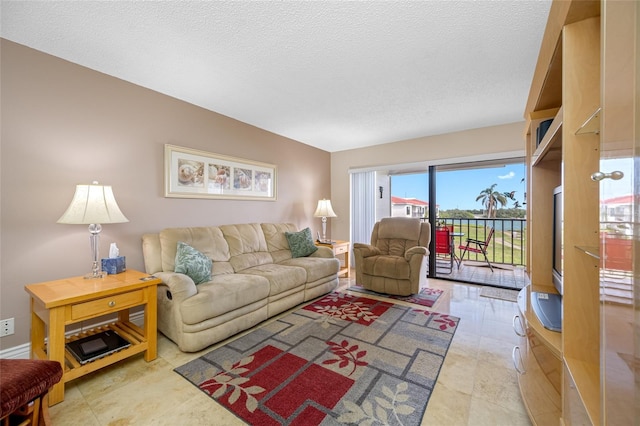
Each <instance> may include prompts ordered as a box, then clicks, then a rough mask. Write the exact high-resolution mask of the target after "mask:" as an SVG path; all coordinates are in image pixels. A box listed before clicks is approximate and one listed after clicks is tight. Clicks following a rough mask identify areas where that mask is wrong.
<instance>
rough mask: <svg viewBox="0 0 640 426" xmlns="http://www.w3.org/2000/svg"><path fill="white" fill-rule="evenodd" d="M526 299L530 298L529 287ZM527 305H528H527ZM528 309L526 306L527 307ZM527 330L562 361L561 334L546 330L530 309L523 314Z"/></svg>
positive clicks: (528, 287) (529, 287)
mask: <svg viewBox="0 0 640 426" xmlns="http://www.w3.org/2000/svg"><path fill="white" fill-rule="evenodd" d="M526 288H527V298H530V297H531V286H530V285H529V286H527V287H526ZM528 305H529V304H528ZM527 307H528V306H527ZM525 319H526V320H527V324H528V326H529V329H530V330H531V331H532V332H533V333H535V334H536V335H537V336H538V338H539V339H540V341H541V342H542V343H543V344H544V345H545V346H547V347H548V348H549V349H550V351H551V352H552V353H553V355H555V356H556V357H557V358H558V359H562V333H561V332H557V331H551V330H548V329H546V328H545V327H544V326H543V325H542V323H541V322H540V320H539V319H538V317H537V316H536V314H535V313H534V312H533V310H531V309H527V310H526V312H525Z"/></svg>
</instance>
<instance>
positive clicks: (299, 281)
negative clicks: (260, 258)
mask: <svg viewBox="0 0 640 426" xmlns="http://www.w3.org/2000/svg"><path fill="white" fill-rule="evenodd" d="M239 275H259V276H261V277H264V278H266V279H268V280H269V296H273V295H276V294H279V293H282V292H285V291H288V290H292V289H294V288H296V287H298V286H304V284H305V283H306V281H307V272H306V271H305V270H304V268H299V267H296V266H286V265H279V264H275V263H269V264H266V265H259V266H255V267H253V268H248V269H245V270H243V271H242V273H241V274H239ZM301 290H302V289H301Z"/></svg>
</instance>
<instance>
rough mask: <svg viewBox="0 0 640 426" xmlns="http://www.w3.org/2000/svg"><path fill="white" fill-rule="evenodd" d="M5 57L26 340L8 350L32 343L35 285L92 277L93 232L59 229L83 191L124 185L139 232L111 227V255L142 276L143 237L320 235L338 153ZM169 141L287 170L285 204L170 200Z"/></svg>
mask: <svg viewBox="0 0 640 426" xmlns="http://www.w3.org/2000/svg"><path fill="white" fill-rule="evenodd" d="M1 54H2V61H1V74H0V76H1V113H2V116H1V119H2V133H1V138H2V139H1V145H0V161H1V171H0V176H1V177H0V195H1V197H0V203H1V205H0V225H1V227H0V299H1V300H0V318H2V319H4V318H11V317H13V318H15V328H16V334H15V335H13V336H7V337H3V338H1V339H0V349H6V348H10V347H14V346H17V345H20V344H23V343H26V342H28V341H29V323H30V319H29V299H28V297H27V294H26V293H25V291H24V286H25V284H29V283H33V282H40V281H47V280H53V279H59V278H64V277H67V276H75V275H83V274H85V273H86V272H89V269H90V260H91V259H90V251H89V233H88V231H87V227H86V226H84V225H61V224H57V223H56V221H57V220H58V218H59V217H60V216H61V215H62V213H63V212H64V211H65V209H66V207H67V206H68V204H69V202H70V201H71V198H72V196H73V193H74V189H75V185H76V184H78V183H90V182H91V181H93V180H97V181H99V182H100V183H103V184H108V185H112V186H113V190H114V193H115V196H116V199H117V201H118V204H119V205H120V208H121V209H122V211H123V212H124V214H125V215H126V216H127V217H128V218H129V220H130V222H129V223H124V224H113V225H104V226H103V231H102V240H101V246H100V249H101V254H102V255H106V254H107V252H108V246H109V243H111V242H116V243H117V244H118V246H119V248H120V252H121V254H122V255H125V256H126V258H127V267H128V268H132V269H143V268H144V266H143V260H142V251H141V235H142V234H143V233H146V232H157V231H159V230H161V229H162V228H165V227H171V226H198V225H218V224H225V223H244V222H272V221H273V222H280V221H287V222H293V223H296V224H297V225H298V226H299V227H305V226H311V228H312V230H313V231H314V234H315V231H316V230H319V229H320V226H321V225H320V221H319V220H318V219H314V218H313V212H314V210H315V207H316V203H317V200H318V199H320V198H328V197H329V196H330V154H329V153H327V152H325V151H322V150H318V149H316V148H313V147H310V146H308V145H304V144H301V143H298V142H296V141H293V140H290V139H286V138H284V137H281V136H277V135H274V134H272V133H269V132H266V131H264V130H260V129H258V128H255V127H252V126H249V125H247V124H244V123H241V122H238V121H236V120H232V119H230V118H228V117H224V116H222V115H219V114H216V113H213V112H210V111H207V110H204V109H202V108H198V107H196V106H193V105H190V104H187V103H185V102H182V101H178V100H176V99H174V98H171V97H168V96H164V95H161V94H159V93H157V92H153V91H151V90H147V89H144V88H142V87H139V86H136V85H133V84H130V83H126V82H124V81H122V80H118V79H116V78H113V77H109V76H107V75H104V74H100V73H98V72H95V71H92V70H89V69H87V68H83V67H80V66H78V65H75V64H72V63H69V62H66V61H64V60H61V59H58V58H55V57H52V56H49V55H46V54H43V53H40V52H37V51H35V50H32V49H29V48H26V47H24V46H20V45H17V44H15V43H12V42H9V41H6V40H2V45H1ZM149 72H153V70H150V71H149ZM178 77H179V76H178ZM167 143H170V144H174V145H178V146H185V147H189V148H194V149H199V150H204V151H209V152H214V153H219V154H225V155H230V156H235V157H241V158H246V159H251V160H256V161H262V162H267V163H272V164H276V165H277V166H278V200H277V201H275V202H269V201H234V200H201V199H176V198H164V196H163V194H164V192H163V191H164V190H163V173H164V171H163V152H164V151H163V150H164V145H165V144H167Z"/></svg>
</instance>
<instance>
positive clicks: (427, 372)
mask: <svg viewBox="0 0 640 426" xmlns="http://www.w3.org/2000/svg"><path fill="white" fill-rule="evenodd" d="M458 322H459V319H458V318H456V317H452V316H449V315H444V314H439V313H436V312H431V311H427V310H424V309H412V308H409V307H406V306H401V305H397V304H394V303H391V302H390V301H389V302H385V301H379V300H373V299H369V298H365V297H359V296H354V295H349V294H346V293H331V294H329V295H327V296H325V297H323V298H322V299H320V300H317V301H315V302H312V303H311V304H309V305H307V306H305V307H303V308H300V309H297V310H296V311H293V312H292V313H290V314H287V315H285V316H283V317H282V318H280V319H278V320H276V321H274V322H271V323H268V324H265V325H264V326H262V327H260V328H258V329H256V330H254V331H252V332H250V333H248V334H246V335H244V336H242V337H240V338H238V339H236V340H234V341H232V342H229V343H227V344H226V345H224V346H222V347H220V348H218V349H215V350H213V351H211V352H209V353H207V354H206V355H203V356H202V357H200V358H197V359H195V360H193V361H191V362H189V363H187V364H185V365H183V366H181V367H178V368H176V369H175V371H176V372H177V373H178V374H180V375H182V376H183V377H185V378H186V379H187V380H189V381H191V382H192V383H193V384H194V385H195V386H197V387H198V388H199V389H200V390H202V391H203V392H205V393H206V394H207V395H209V396H211V398H213V399H215V400H216V401H218V402H219V403H220V404H222V405H223V406H224V407H226V408H227V409H228V410H230V411H231V412H233V413H234V414H235V415H236V416H238V417H239V418H240V419H242V420H244V421H245V422H247V423H249V424H252V425H305V426H306V425H319V424H343V423H347V424H349V423H350V424H354V423H355V424H379V423H382V424H402V425H419V424H420V421H421V419H422V416H423V415H424V412H425V409H426V407H427V403H428V401H429V397H430V396H431V391H432V390H433V387H434V385H435V383H436V379H437V377H438V374H439V373H440V368H441V366H442V363H443V361H444V358H445V355H446V354H447V350H448V349H449V345H450V344H451V340H452V339H453V335H454V333H455V331H456V328H457V326H458Z"/></svg>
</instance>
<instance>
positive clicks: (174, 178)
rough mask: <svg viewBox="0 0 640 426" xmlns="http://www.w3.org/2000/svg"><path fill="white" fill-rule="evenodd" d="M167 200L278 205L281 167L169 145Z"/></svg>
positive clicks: (166, 155) (166, 162)
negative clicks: (216, 200)
mask: <svg viewBox="0 0 640 426" xmlns="http://www.w3.org/2000/svg"><path fill="white" fill-rule="evenodd" d="M164 162H165V192H164V196H165V197H173V198H211V199H236V200H263V201H275V200H276V195H277V192H276V191H277V166H276V165H274V164H268V163H262V162H258V161H252V160H245V159H242V158H236V157H230V156H227V155H220V154H214V153H211V152H206V151H200V150H196V149H191V148H184V147H180V146H175V145H169V144H166V145H165V147H164Z"/></svg>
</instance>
